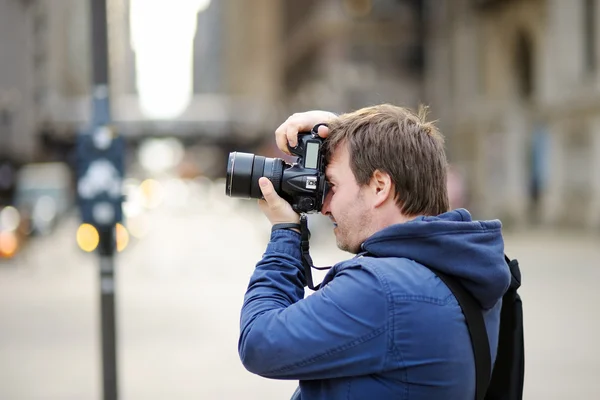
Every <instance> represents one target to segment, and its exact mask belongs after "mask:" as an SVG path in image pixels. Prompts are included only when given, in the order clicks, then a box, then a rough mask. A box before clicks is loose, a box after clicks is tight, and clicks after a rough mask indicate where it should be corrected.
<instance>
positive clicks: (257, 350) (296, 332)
mask: <svg viewBox="0 0 600 400" xmlns="http://www.w3.org/2000/svg"><path fill="white" fill-rule="evenodd" d="M304 281H305V280H304V272H303V268H302V262H301V254H300V235H299V234H298V233H295V232H291V231H283V230H279V231H275V232H273V233H272V236H271V242H270V243H269V245H268V246H267V251H266V252H265V254H264V256H263V259H262V260H261V261H260V262H259V263H258V264H257V266H256V269H255V271H254V274H253V275H252V277H251V279H250V284H249V287H248V290H247V292H246V295H245V298H244V305H243V307H242V313H241V332H240V338H239V344H238V350H239V354H240V358H241V360H242V363H243V364H244V366H245V367H246V369H248V370H249V371H250V372H253V373H255V374H258V375H261V376H264V377H267V378H278V379H328V378H335V377H342V376H352V375H357V374H360V375H364V374H370V373H374V372H378V371H381V370H382V369H383V367H384V364H385V357H386V354H387V351H386V349H387V335H386V330H387V314H388V300H387V297H386V293H385V291H384V289H383V286H382V285H381V283H380V281H379V279H378V278H377V277H376V276H375V275H374V274H372V273H371V272H369V271H367V270H365V269H363V268H361V267H360V266H359V265H355V266H351V267H347V268H344V269H343V270H341V271H340V272H338V273H337V274H336V275H335V277H334V279H333V280H332V281H330V282H329V283H328V284H327V285H325V286H324V287H323V288H321V289H320V290H318V291H316V292H315V293H314V294H312V295H310V296H308V297H307V298H306V299H304V298H303V297H304Z"/></svg>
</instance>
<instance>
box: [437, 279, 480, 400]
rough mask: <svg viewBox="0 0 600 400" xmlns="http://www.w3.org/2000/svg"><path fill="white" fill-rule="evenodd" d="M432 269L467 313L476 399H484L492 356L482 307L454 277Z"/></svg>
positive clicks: (465, 313) (464, 312)
mask: <svg viewBox="0 0 600 400" xmlns="http://www.w3.org/2000/svg"><path fill="white" fill-rule="evenodd" d="M432 271H433V273H435V274H436V275H437V276H438V277H439V278H440V279H441V280H442V282H444V283H445V284H446V286H448V288H449V289H450V291H451V292H452V294H453V295H454V297H456V300H457V301H458V304H459V305H460V308H461V309H462V312H463V314H464V315H465V320H466V321H467V328H468V329H469V335H470V336H471V344H472V345H473V354H474V356H475V399H476V400H483V399H484V397H485V393H486V392H487V389H488V386H489V383H490V378H491V375H492V357H491V355H490V342H489V339H488V335H487V330H486V329H485V322H484V320H483V313H482V310H481V307H480V306H479V303H478V302H477V300H475V299H474V298H473V296H472V295H471V294H470V293H469V292H467V291H466V290H465V289H464V288H463V287H462V286H461V285H460V283H458V281H456V280H455V279H454V278H451V277H450V276H448V275H446V274H444V273H442V272H439V271H436V270H433V269H432Z"/></svg>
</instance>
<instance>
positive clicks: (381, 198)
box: [369, 169, 394, 207]
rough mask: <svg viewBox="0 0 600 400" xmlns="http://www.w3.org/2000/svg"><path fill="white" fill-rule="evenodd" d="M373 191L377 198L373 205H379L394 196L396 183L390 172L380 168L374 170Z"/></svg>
mask: <svg viewBox="0 0 600 400" xmlns="http://www.w3.org/2000/svg"><path fill="white" fill-rule="evenodd" d="M369 186H370V187H371V193H372V194H373V198H374V199H375V203H374V204H373V206H375V207H379V206H381V205H382V204H384V203H385V202H386V201H387V200H388V199H389V198H393V197H394V183H393V182H392V178H391V177H390V174H388V173H387V172H383V171H380V170H378V169H376V170H375V172H373V175H372V176H371V182H370V183H369Z"/></svg>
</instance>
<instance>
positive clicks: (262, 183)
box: [258, 179, 269, 187]
mask: <svg viewBox="0 0 600 400" xmlns="http://www.w3.org/2000/svg"><path fill="white" fill-rule="evenodd" d="M258 183H259V184H260V186H262V187H265V186H267V184H268V183H269V180H268V179H261V180H260V181H259V182H258Z"/></svg>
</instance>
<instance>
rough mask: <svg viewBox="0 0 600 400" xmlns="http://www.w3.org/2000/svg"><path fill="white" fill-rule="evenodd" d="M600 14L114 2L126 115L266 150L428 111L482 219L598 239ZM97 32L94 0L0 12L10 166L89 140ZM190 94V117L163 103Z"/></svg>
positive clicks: (478, 2) (2, 122) (407, 0)
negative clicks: (306, 125)
mask: <svg viewBox="0 0 600 400" xmlns="http://www.w3.org/2000/svg"><path fill="white" fill-rule="evenodd" d="M597 1H600V0H570V1H563V0H252V1H247V0H212V1H209V0H195V1H185V2H183V1H181V2H144V0H141V2H140V0H108V19H109V21H108V22H109V26H108V31H109V46H110V51H109V53H110V81H111V82H110V83H111V86H110V90H111V94H112V106H113V117H114V120H115V122H116V124H117V126H118V129H119V130H120V132H121V133H122V134H123V135H125V136H126V137H128V138H129V139H130V140H133V141H135V140H137V139H139V138H142V137H147V136H164V135H174V136H179V137H180V138H182V139H183V140H185V141H186V142H187V143H190V144H191V143H196V142H197V143H200V144H202V145H203V146H205V145H212V146H216V147H215V148H216V149H217V150H218V151H217V153H218V152H219V151H220V152H221V153H226V152H227V151H230V150H233V149H237V150H244V149H257V147H256V146H257V145H259V144H260V142H265V143H267V145H266V146H262V147H260V148H261V150H262V151H269V146H272V136H271V135H272V132H273V130H274V128H275V127H276V126H277V124H279V123H281V121H282V120H283V119H284V118H285V117H287V116H288V115H289V114H290V113H292V112H297V111H302V110H306V109H314V108H322V109H329V110H332V111H339V112H341V111H347V110H352V109H356V108H359V107H363V106H367V105H371V104H376V103H381V102H391V103H396V104H401V105H406V106H411V107H416V106H417V105H418V104H419V103H426V104H429V105H431V111H432V117H433V118H436V119H438V120H439V125H440V127H441V128H442V131H443V132H444V133H445V135H446V136H447V138H448V140H447V142H448V150H449V155H450V160H451V162H452V164H453V167H454V168H453V173H454V174H455V177H456V178H457V181H458V182H460V186H461V187H464V192H465V193H464V195H463V194H462V193H461V194H459V195H458V196H457V197H458V198H461V199H463V200H461V201H464V202H465V205H468V206H469V208H471V209H472V210H473V211H474V213H475V214H476V215H477V216H478V217H501V218H502V219H503V220H504V221H505V222H506V224H524V225H529V224H537V223H541V224H550V225H556V224H566V225H574V226H582V225H583V226H589V227H598V226H600V78H599V77H598V64H599V63H598V61H599V60H598V57H599V55H598V43H599V41H600V40H599V38H598V34H599V33H598V28H597V23H596V22H597V20H598V13H599V12H600V11H599V10H598V6H597ZM136 2H137V3H136ZM150 3H155V4H163V5H165V8H164V9H158V8H152V7H150ZM184 3H185V4H188V5H187V6H186V7H190V8H189V9H184V8H182V7H184V6H183V4H184ZM136 4H137V5H140V4H142V7H141V8H137V10H138V11H135V10H136ZM176 5H177V6H176ZM141 9H142V10H144V12H140V11H139V10H141ZM148 10H150V11H152V12H150V11H148ZM178 13H179V14H178ZM141 17H143V20H142V19H140V18H141ZM89 31H90V16H89V1H88V0H85V1H84V0H61V1H54V0H0V51H1V52H2V55H3V57H2V62H1V63H0V139H1V142H0V143H2V145H1V146H0V158H1V157H2V155H1V153H2V152H4V153H6V154H10V155H11V156H13V157H19V158H21V159H22V160H23V161H31V160H33V159H36V158H40V157H41V158H48V157H49V156H48V154H54V158H55V159H56V158H58V159H60V158H61V157H64V151H63V152H62V153H61V151H60V149H61V146H60V144H61V143H63V144H64V143H69V141H71V142H72V141H73V138H74V137H75V136H76V135H77V133H78V132H80V131H81V130H82V129H85V127H86V126H87V122H88V121H89V118H90V111H91V99H90V87H91V82H90V77H91V74H90V69H91V62H90V57H91V54H90V33H89ZM178 32H179V33H181V34H183V33H186V32H187V33H186V35H187V36H173V35H174V34H175V33H178ZM187 48H189V49H190V50H191V51H190V52H189V54H188V55H185V54H184V55H182V54H183V53H181V54H180V53H177V54H176V53H175V50H176V49H187ZM148 49H150V51H149V52H148V51H147V50H148ZM178 57H179V58H178ZM181 57H183V58H181ZM186 57H187V58H186ZM181 60H183V61H186V60H188V61H189V62H187V61H186V62H183V61H181ZM142 64H144V65H145V68H141V67H140V65H142ZM148 66H150V67H148ZM148 82H150V84H148ZM178 85H183V86H186V85H187V86H186V88H185V90H189V91H190V95H191V99H190V101H189V104H186V103H182V104H183V108H182V111H181V112H177V110H176V109H177V107H176V105H174V104H169V103H165V104H164V105H161V104H160V102H159V101H160V100H161V96H160V93H161V90H162V91H163V92H164V91H166V92H168V93H171V94H172V93H175V92H177V90H176V88H177V87H178ZM183 86H182V87H183ZM188 87H189V88H188ZM166 92H164V93H166ZM163 97H167V96H163ZM142 98H144V99H146V100H144V101H142ZM147 98H150V100H148V99H147ZM152 107H154V111H155V112H156V111H161V110H162V109H163V108H164V109H165V110H166V109H168V108H172V109H173V115H175V116H174V117H165V115H162V116H161V115H158V114H157V115H153V113H152V112H150V111H151V109H152ZM159 114H160V113H159ZM253 146H254V147H253ZM209 153H210V154H212V155H213V158H214V159H216V160H217V161H219V162H220V160H221V158H223V157H221V156H217V157H215V154H216V153H215V152H213V151H212V150H211V151H210V152H209ZM204 154H207V153H206V152H205V153H204ZM202 157H204V156H202ZM219 165H220V164H219ZM218 169H219V170H220V169H221V167H220V166H219V168H218Z"/></svg>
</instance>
